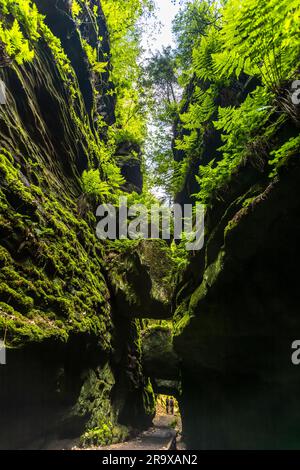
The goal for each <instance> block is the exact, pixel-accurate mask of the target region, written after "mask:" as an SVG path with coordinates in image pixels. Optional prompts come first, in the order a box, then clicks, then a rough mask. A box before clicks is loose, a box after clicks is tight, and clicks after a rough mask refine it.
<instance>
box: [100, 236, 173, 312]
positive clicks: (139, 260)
mask: <svg viewBox="0 0 300 470" xmlns="http://www.w3.org/2000/svg"><path fill="white" fill-rule="evenodd" d="M124 248H125V249H124ZM107 266H108V273H107V275H108V279H109V281H110V284H111V286H112V291H113V292H114V298H113V301H114V304H115V305H116V309H117V310H118V311H119V312H122V315H124V316H126V317H129V318H144V319H147V318H148V319H160V320H163V319H170V318H171V317H172V312H171V306H170V300H171V296H172V290H173V289H172V283H171V282H170V272H171V271H172V269H173V268H174V265H173V261H172V259H171V256H170V251H169V249H168V246H167V244H166V243H165V242H164V241H162V240H142V241H137V242H133V243H132V242H129V243H128V246H127V245H126V243H124V244H122V246H121V245H120V246H119V247H118V245H115V244H113V245H112V248H111V250H110V251H109V253H108V258H107Z"/></svg>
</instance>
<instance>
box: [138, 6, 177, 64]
mask: <svg viewBox="0 0 300 470" xmlns="http://www.w3.org/2000/svg"><path fill="white" fill-rule="evenodd" d="M154 3H155V5H156V16H157V21H154V20H152V21H151V23H150V26H151V28H152V29H153V30H154V31H153V32H152V34H150V33H149V31H147V32H145V34H144V38H143V42H142V45H143V48H144V49H145V56H146V57H150V56H151V55H152V54H153V53H154V52H155V51H156V50H161V49H162V48H163V46H165V47H166V46H174V40H173V35H172V21H173V19H174V17H175V15H176V14H177V13H178V11H179V9H180V6H179V2H176V3H177V4H176V5H174V4H173V3H172V2H171V0H155V2H154ZM158 22H160V23H161V26H160V27H159V25H158V24H157V23H158ZM149 35H150V37H149Z"/></svg>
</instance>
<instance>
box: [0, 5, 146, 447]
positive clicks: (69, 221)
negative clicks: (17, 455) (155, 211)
mask: <svg viewBox="0 0 300 470" xmlns="http://www.w3.org/2000/svg"><path fill="white" fill-rule="evenodd" d="M52 3H53V4H52ZM54 3H55V5H54ZM84 3H85V5H84V7H82V8H81V9H79V10H78V11H77V9H74V8H73V7H72V2H70V1H65V0H59V1H57V2H49V1H44V0H36V1H34V2H30V1H28V0H24V2H13V1H11V0H7V1H5V2H1V7H0V8H1V28H2V29H1V44H2V43H4V45H5V51H6V52H5V54H6V55H7V57H6V56H5V57H6V60H5V65H6V66H5V67H1V70H0V78H1V79H2V80H3V81H4V83H5V86H6V95H7V104H6V105H3V106H0V338H4V340H5V344H6V346H7V347H8V348H9V351H8V359H7V360H8V364H7V366H5V367H1V370H0V381H1V390H0V398H1V400H0V402H1V405H0V416H1V419H0V420H1V422H2V423H5V425H4V427H5V428H6V429H7V433H6V436H5V437H3V438H2V437H1V439H0V447H5V446H10V447H12V448H15V447H18V446H23V445H27V444H28V445H29V444H30V442H32V441H33V440H34V439H35V438H38V437H42V438H43V439H45V440H47V438H48V437H49V435H50V434H53V435H56V436H59V437H64V436H66V435H69V436H72V437H75V436H76V437H78V436H79V435H80V434H82V433H84V437H83V441H82V442H83V443H84V444H90V443H92V442H97V443H101V444H104V443H108V442H114V441H116V440H117V439H122V438H124V437H125V435H126V432H127V431H126V429H125V428H124V427H122V426H121V425H119V424H118V420H119V418H120V420H121V421H122V423H123V425H127V426H128V425H135V424H136V423H137V422H141V423H144V424H148V423H149V422H150V421H151V418H152V416H153V406H154V402H153V399H152V398H153V397H152V393H151V387H150V384H149V382H148V379H147V378H146V377H144V375H143V371H142V369H141V361H140V352H139V346H138V337H139V329H138V325H137V324H136V323H135V321H133V326H132V325H131V321H129V320H128V322H127V323H126V328H125V329H124V331H123V332H122V335H120V334H119V331H120V328H121V329H122V328H123V324H122V321H120V320H119V319H118V315H117V314H116V312H115V311H114V312H113V311H112V304H111V292H110V287H109V285H108V283H107V281H106V277H107V274H106V271H107V263H109V261H108V260H107V256H106V255H105V250H106V248H105V247H104V246H103V244H101V243H100V242H99V241H98V240H97V239H96V236H95V226H96V220H95V218H94V215H93V214H92V212H91V211H90V209H91V207H90V206H89V205H88V204H85V202H86V198H85V196H86V195H85V194H83V193H84V189H83V185H82V178H81V175H82V172H83V171H84V170H89V169H90V168H97V169H99V175H100V177H101V178H103V180H105V183H104V184H105V185H106V186H105V187H110V186H109V184H110V185H111V188H112V189H111V191H112V192H113V188H115V187H117V185H115V182H114V181H112V180H111V181H110V182H109V181H108V176H107V173H106V172H105V171H106V170H107V168H108V167H109V168H110V169H111V171H112V170H113V171H112V173H113V175H116V176H118V175H119V173H118V171H117V167H116V166H115V164H114V161H113V158H112V156H113V154H114V153H115V152H116V146H114V145H113V143H112V142H111V141H109V137H108V135H109V133H110V126H111V125H112V124H113V123H114V122H115V102H116V96H115V94H114V93H113V90H114V85H113V83H112V82H111V74H110V71H111V63H110V58H111V57H110V47H109V46H110V41H109V32H108V29H107V24H106V19H105V17H104V14H103V11H102V6H101V2H100V1H99V0H90V1H88V2H84ZM87 19H88V20H87ZM2 49H3V48H1V51H2ZM1 61H4V57H3V58H1ZM1 63H2V62H1ZM3 64H4V62H3ZM128 176H129V179H130V175H128ZM112 179H113V178H112ZM120 181H121V180H120ZM121 324H122V325H121ZM120 325H121V326H120ZM132 328H133V330H134V331H133V330H132ZM128 345H130V347H132V348H133V350H132V353H131V354H133V355H134V356H135V357H136V358H137V365H136V367H135V368H134V369H133V372H132V373H133V375H132V376H130V375H129V376H127V379H126V380H125V379H124V377H123V371H122V370H121V369H120V358H119V356H118V354H119V351H120V350H122V354H123V353H125V358H126V359H125V360H128V348H129V346H128ZM16 348H17V349H16ZM22 358H23V359H22ZM127 365H128V364H127ZM128 367H129V366H128ZM129 369H130V368H129ZM125 370H127V369H125ZM18 373H19V378H18V377H17V376H18ZM124 374H125V376H126V372H124ZM45 375H47V379H46V380H44V376H45ZM21 378H22V380H21ZM120 389H122V393H123V396H124V397H125V398H126V397H127V398H128V403H127V404H126V403H125V402H123V401H122V402H121V403H119V401H118V399H114V397H118V395H119V392H118V390H120ZM44 396H46V397H47V398H46V399H44V398H43V397H44ZM4 408H5V409H4ZM30 410H31V411H30ZM30 413H31V414H30ZM123 415H124V417H123ZM128 417H133V419H132V420H130V419H129V418H128ZM47 420H48V423H49V426H48V428H45V427H44V425H43V422H47ZM23 425H24V426H25V428H24V429H25V431H24V433H23V435H22V433H19V432H18V431H17V432H16V431H15V429H16V427H18V426H20V427H22V426H23ZM41 446H42V444H41Z"/></svg>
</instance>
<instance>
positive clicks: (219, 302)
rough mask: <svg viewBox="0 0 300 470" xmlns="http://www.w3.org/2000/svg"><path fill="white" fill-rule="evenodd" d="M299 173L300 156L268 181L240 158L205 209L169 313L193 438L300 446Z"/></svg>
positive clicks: (191, 441) (212, 443)
mask: <svg viewBox="0 0 300 470" xmlns="http://www.w3.org/2000/svg"><path fill="white" fill-rule="evenodd" d="M281 132H283V130H282V131H281ZM299 182H300V167H299V157H298V156H297V158H295V159H293V160H292V161H290V163H289V164H288V165H287V166H286V167H284V168H282V170H281V171H280V173H279V175H278V178H277V179H276V180H274V181H270V180H269V179H268V177H267V175H266V174H263V173H260V174H259V173H257V172H255V171H253V168H251V166H249V165H245V166H244V167H241V168H240V170H239V173H238V174H237V175H236V176H235V178H234V180H233V186H232V188H230V190H229V191H228V193H227V198H226V199H225V200H223V201H222V202H220V201H219V202H218V201H215V202H214V204H213V206H212V207H211V208H210V209H209V210H208V213H207V226H206V235H207V237H206V244H205V249H204V250H203V251H202V252H200V253H199V254H197V255H196V256H195V257H194V259H192V261H191V264H190V266H189V268H188V270H187V271H186V273H185V275H184V276H183V278H182V282H181V283H180V285H179V286H178V289H177V294H176V311H175V317H174V318H175V326H174V346H175V350H176V351H177V353H178V354H179V355H180V357H181V358H182V371H183V377H182V391H183V393H182V398H181V406H182V408H183V411H184V426H185V433H186V439H187V441H188V445H189V446H192V447H193V448H204V449H213V448H232V449H237V448H293V447H295V446H296V447H298V446H299V435H300V434H299V426H298V424H297V423H298V421H299V413H298V411H297V406H296V397H297V396H298V394H299V390H300V375H299V371H298V370H297V368H296V367H295V366H293V364H292V361H291V351H292V350H291V344H292V342H293V341H294V340H295V339H296V338H298V336H299V332H300V322H299V315H298V304H299V299H298V288H297V282H298V281H297V272H298V266H299V261H300V259H299V250H298V239H299V235H300V233H299V223H298V218H299V214H300V203H299V196H298V188H299Z"/></svg>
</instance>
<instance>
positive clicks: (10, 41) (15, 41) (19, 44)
mask: <svg viewBox="0 0 300 470" xmlns="http://www.w3.org/2000/svg"><path fill="white" fill-rule="evenodd" d="M0 40H1V41H2V42H3V43H4V44H5V46H6V53H7V55H8V56H9V57H11V58H12V59H15V60H16V62H17V64H19V65H21V64H23V62H30V61H32V59H33V58H34V51H33V50H31V49H30V46H29V42H28V41H27V39H25V38H24V36H23V33H22V32H21V30H20V25H19V23H18V21H17V20H14V23H13V25H12V27H11V28H5V27H4V26H3V24H1V23H0Z"/></svg>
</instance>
